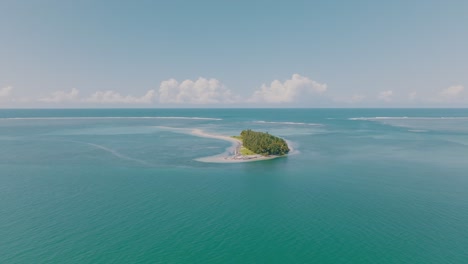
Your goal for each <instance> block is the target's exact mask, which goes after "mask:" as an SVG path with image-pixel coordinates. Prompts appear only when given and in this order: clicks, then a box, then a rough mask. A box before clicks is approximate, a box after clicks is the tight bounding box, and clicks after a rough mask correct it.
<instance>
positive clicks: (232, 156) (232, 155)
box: [190, 129, 293, 163]
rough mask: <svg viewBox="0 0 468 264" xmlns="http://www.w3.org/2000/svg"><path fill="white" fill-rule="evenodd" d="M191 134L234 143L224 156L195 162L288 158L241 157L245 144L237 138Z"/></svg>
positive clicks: (195, 132) (273, 156)
mask: <svg viewBox="0 0 468 264" xmlns="http://www.w3.org/2000/svg"><path fill="white" fill-rule="evenodd" d="M190 134H192V135H194V136H198V137H205V138H214V139H219V140H224V141H229V142H231V143H232V146H231V147H230V148H228V149H227V151H226V152H224V153H222V154H219V155H215V156H209V157H203V158H198V159H195V160H197V161H201V162H214V163H234V162H252V161H260V160H270V159H276V158H280V157H286V156H287V155H283V156H278V155H269V156H263V155H260V154H255V155H241V154H240V149H241V148H242V146H243V144H242V141H240V140H239V139H236V138H233V137H230V136H223V135H215V134H209V133H206V132H204V131H203V130H201V129H193V130H192V131H191V133H190ZM286 142H287V144H288V147H289V149H290V151H291V152H292V151H293V148H292V147H291V144H289V142H288V141H286ZM229 149H230V150H229ZM226 154H227V155H226Z"/></svg>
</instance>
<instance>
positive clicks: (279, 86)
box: [248, 74, 327, 103]
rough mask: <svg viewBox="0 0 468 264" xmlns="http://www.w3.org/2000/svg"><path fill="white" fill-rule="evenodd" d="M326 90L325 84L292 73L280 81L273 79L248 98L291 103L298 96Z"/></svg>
mask: <svg viewBox="0 0 468 264" xmlns="http://www.w3.org/2000/svg"><path fill="white" fill-rule="evenodd" d="M326 91H327V84H322V83H318V82H316V81H314V80H311V79H309V78H307V77H304V76H301V75H299V74H293V75H292V77H291V79H289V80H286V81H284V82H281V81H279V80H274V81H273V82H271V84H270V85H269V86H268V85H265V84H263V85H262V87H261V88H260V89H259V90H257V91H255V92H254V93H253V95H252V96H251V97H250V98H249V99H248V101H250V102H265V103H291V102H294V101H295V100H296V99H298V97H300V96H303V95H310V94H312V93H317V94H321V93H324V92H326Z"/></svg>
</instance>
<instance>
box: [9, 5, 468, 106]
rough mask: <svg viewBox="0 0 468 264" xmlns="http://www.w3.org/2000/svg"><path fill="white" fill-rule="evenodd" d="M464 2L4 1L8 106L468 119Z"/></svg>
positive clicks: (467, 39)
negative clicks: (456, 113) (419, 112)
mask: <svg viewBox="0 0 468 264" xmlns="http://www.w3.org/2000/svg"><path fill="white" fill-rule="evenodd" d="M466 14H468V1H125V2H124V1H88V0H81V1H66V0H62V1H47V0H43V1H39V0H36V1H11V0H2V1H0V62H1V63H0V107H4V108H8V107H15V108H16V107H466V106H468V91H467V90H468V48H467V47H468V26H467V25H468V16H467V15H466Z"/></svg>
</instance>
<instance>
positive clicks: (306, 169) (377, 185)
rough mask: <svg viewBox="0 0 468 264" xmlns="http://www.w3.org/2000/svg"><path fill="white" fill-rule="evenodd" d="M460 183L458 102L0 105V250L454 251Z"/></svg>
mask: <svg viewBox="0 0 468 264" xmlns="http://www.w3.org/2000/svg"><path fill="white" fill-rule="evenodd" d="M248 128H250V129H254V130H259V131H267V132H269V133H271V134H274V135H278V136H281V137H284V138H285V139H287V140H288V141H290V142H291V144H292V145H293V147H294V149H295V151H294V152H293V153H292V154H291V155H289V156H288V157H284V158H279V159H274V160H267V161H258V162H250V163H236V164H220V163H204V162H199V161H197V160H196V159H197V158H201V157H206V156H212V155H217V154H220V153H223V152H224V151H225V150H226V148H228V147H229V146H230V143H229V142H226V141H222V140H217V139H210V138H201V137H196V136H194V135H191V134H190V131H191V130H193V129H201V130H203V131H205V132H207V133H213V134H219V135H236V134H239V132H240V131H241V130H242V129H248ZM467 190H468V109H99V110H96V109H67V110H59V109H54V110H52V109H51V110H47V109H43V110H34V109H31V110H0V263H468V250H467V248H468V191H467Z"/></svg>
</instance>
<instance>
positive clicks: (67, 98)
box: [38, 88, 80, 103]
mask: <svg viewBox="0 0 468 264" xmlns="http://www.w3.org/2000/svg"><path fill="white" fill-rule="evenodd" d="M79 93H80V91H78V89H75V88H73V89H71V90H70V91H69V92H66V91H56V92H53V93H52V94H51V95H50V96H48V97H43V98H39V99H38V101H39V102H45V103H63V102H73V101H77V100H78V96H79Z"/></svg>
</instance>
